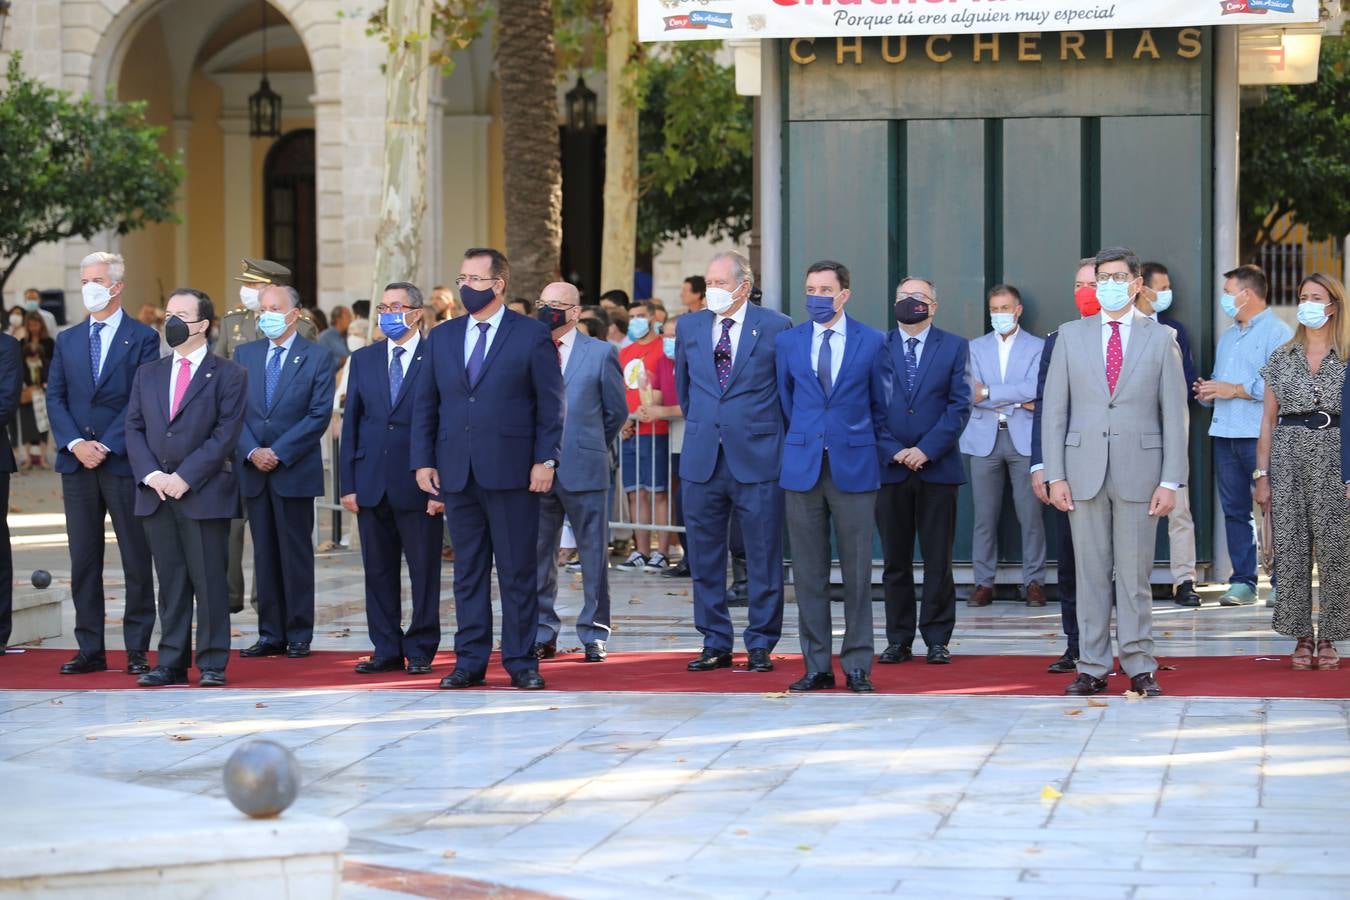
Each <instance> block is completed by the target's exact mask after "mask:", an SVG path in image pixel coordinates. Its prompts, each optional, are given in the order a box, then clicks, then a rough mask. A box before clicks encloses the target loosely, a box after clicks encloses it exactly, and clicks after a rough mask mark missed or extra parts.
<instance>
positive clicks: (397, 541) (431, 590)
mask: <svg viewBox="0 0 1350 900" xmlns="http://www.w3.org/2000/svg"><path fill="white" fill-rule="evenodd" d="M444 525H445V520H444V518H443V517H441V516H429V515H427V513H426V509H425V508H423V509H394V508H393V507H392V506H390V505H389V500H388V499H384V500H381V501H380V502H379V504H378V505H376V506H364V507H362V508H361V511H360V512H359V513H357V515H356V528H357V532H358V533H359V534H360V536H361V565H362V566H363V568H364V569H365V576H366V626H367V628H368V629H369V631H370V643H371V645H372V646H373V647H374V648H375V656H377V657H379V658H380V659H416V660H425V661H427V662H428V663H429V662H431V660H432V658H433V657H435V655H436V651H437V650H438V649H439V648H440V646H441V615H440V606H441V532H442V529H443V528H444ZM405 558H406V559H407V561H408V579H409V581H410V582H411V583H412V616H411V617H410V618H409V620H408V630H407V631H404V630H403V561H404V559H405Z"/></svg>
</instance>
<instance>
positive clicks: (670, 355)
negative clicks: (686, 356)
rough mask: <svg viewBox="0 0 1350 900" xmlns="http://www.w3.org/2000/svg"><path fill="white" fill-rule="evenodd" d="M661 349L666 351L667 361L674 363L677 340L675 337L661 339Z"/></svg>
mask: <svg viewBox="0 0 1350 900" xmlns="http://www.w3.org/2000/svg"><path fill="white" fill-rule="evenodd" d="M661 349H662V350H664V351H666V359H669V360H671V361H674V359H675V339H674V338H673V337H668V338H662V339H661Z"/></svg>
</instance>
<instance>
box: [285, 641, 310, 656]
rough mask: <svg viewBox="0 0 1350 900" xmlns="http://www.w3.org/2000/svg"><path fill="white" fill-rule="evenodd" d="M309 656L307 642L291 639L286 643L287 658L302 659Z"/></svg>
mask: <svg viewBox="0 0 1350 900" xmlns="http://www.w3.org/2000/svg"><path fill="white" fill-rule="evenodd" d="M306 656H309V644H306V643H303V642H301V641H291V642H290V643H289V644H287V645H286V658H287V659H303V658H304V657H306Z"/></svg>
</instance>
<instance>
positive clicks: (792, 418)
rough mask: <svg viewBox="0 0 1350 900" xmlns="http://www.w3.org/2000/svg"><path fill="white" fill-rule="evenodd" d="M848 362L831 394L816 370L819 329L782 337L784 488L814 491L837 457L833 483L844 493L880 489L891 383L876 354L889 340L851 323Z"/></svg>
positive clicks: (780, 385) (800, 328)
mask: <svg viewBox="0 0 1350 900" xmlns="http://www.w3.org/2000/svg"><path fill="white" fill-rule="evenodd" d="M845 318H846V319H847V325H846V330H845V333H844V358H843V361H842V362H841V363H840V365H839V377H838V379H837V380H836V381H835V382H834V384H833V386H832V389H831V391H830V395H829V396H828V397H827V396H825V389H824V388H823V387H821V384H820V378H819V376H818V375H817V374H816V370H815V369H813V368H812V367H811V343H812V341H813V340H814V339H815V323H814V322H809V321H808V322H806V323H804V324H802V325H798V326H797V327H795V328H791V329H789V330H787V331H784V332H782V333H781V334H779V335H778V338H777V343H778V354H777V357H778V358H777V363H778V395H779V397H780V398H781V400H782V403H783V415H785V416H786V417H787V423H788V424H787V435H786V436H785V437H784V439H783V469H782V475H781V477H780V478H779V480H778V483H779V484H780V485H781V486H782V487H784V488H785V489H787V490H789V491H809V490H810V489H811V488H813V487H815V486H816V482H818V481H819V480H820V468H821V458H822V457H823V456H824V451H825V448H826V447H828V448H829V451H830V477H831V478H832V479H833V480H834V483H835V485H836V486H837V487H838V488H839V489H840V490H841V491H847V492H851V493H862V492H865V491H875V490H877V488H879V487H880V486H881V466H880V464H879V462H878V460H877V444H878V442H879V437H878V436H879V435H881V434H887V436H888V438H889V426H888V425H887V423H886V403H887V395H886V384H885V379H884V378H883V377H882V371H881V369H880V367H878V366H877V365H876V358H877V354H878V353H880V352H881V349H882V347H883V346H884V345H885V343H886V336H885V335H883V334H882V333H881V332H880V331H877V330H876V329H875V328H869V327H868V326H866V325H864V324H863V323H861V322H859V321H858V320H856V319H854V318H853V317H852V316H846V317H845Z"/></svg>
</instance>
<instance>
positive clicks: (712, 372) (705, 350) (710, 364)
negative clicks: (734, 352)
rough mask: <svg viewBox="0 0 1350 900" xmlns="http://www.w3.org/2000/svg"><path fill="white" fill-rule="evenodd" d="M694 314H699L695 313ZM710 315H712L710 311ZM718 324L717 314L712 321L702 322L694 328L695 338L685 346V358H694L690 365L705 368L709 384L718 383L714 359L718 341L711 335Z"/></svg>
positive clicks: (705, 375) (704, 373) (704, 372)
mask: <svg viewBox="0 0 1350 900" xmlns="http://www.w3.org/2000/svg"><path fill="white" fill-rule="evenodd" d="M694 315H698V313H695V314H694ZM709 315H712V314H711V313H709ZM716 327H718V326H717V316H712V320H711V322H710V323H700V324H699V326H698V327H697V328H695V329H693V332H694V333H693V339H692V340H690V342H689V346H688V347H686V348H685V351H684V354H685V358H686V359H689V360H692V362H691V363H690V365H692V366H696V367H698V368H700V369H702V370H703V375H704V377H705V378H707V379H708V383H709V384H717V363H716V362H714V361H713V351H714V350H715V349H716V348H717V342H716V341H713V340H712V338H711V337H710V335H711V334H712V329H714V328H716Z"/></svg>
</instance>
